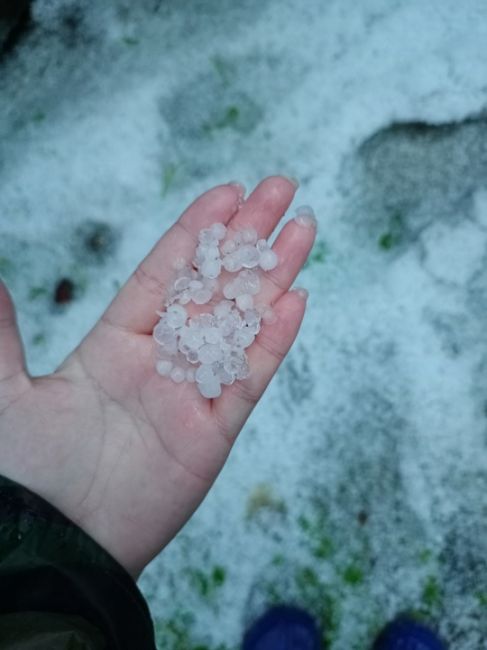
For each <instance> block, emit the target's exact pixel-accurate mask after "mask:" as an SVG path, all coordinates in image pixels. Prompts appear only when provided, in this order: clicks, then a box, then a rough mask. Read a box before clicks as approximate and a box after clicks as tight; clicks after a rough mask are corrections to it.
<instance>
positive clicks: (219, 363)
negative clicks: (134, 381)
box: [153, 223, 278, 398]
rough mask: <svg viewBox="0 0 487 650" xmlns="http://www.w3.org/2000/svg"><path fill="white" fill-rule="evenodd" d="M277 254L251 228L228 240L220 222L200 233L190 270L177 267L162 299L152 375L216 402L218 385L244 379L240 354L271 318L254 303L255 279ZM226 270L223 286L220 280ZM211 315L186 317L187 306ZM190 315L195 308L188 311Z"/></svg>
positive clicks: (258, 284)
mask: <svg viewBox="0 0 487 650" xmlns="http://www.w3.org/2000/svg"><path fill="white" fill-rule="evenodd" d="M277 262H278V259H277V255H276V254H275V252H274V251H273V250H272V249H271V248H270V247H269V244H268V243H267V241H266V240H265V239H258V235H257V232H256V231H255V230H254V228H244V229H243V230H240V231H238V232H236V234H235V235H234V236H233V237H228V236H227V229H226V227H225V226H224V225H223V224H222V223H214V224H213V225H212V226H210V227H209V228H204V229H203V230H201V231H200V233H199V236H198V246H197V248H196V254H195V257H194V260H193V263H192V265H191V266H189V265H183V266H182V267H180V268H178V270H177V273H176V277H175V280H174V282H173V284H172V286H171V289H170V293H169V296H168V298H167V300H166V303H165V306H166V310H165V311H164V312H157V313H158V315H159V316H160V320H159V322H158V323H157V325H156V326H155V328H154V332H153V336H154V339H155V341H156V343H157V345H158V361H157V365H156V368H157V372H158V373H159V374H160V375H162V376H164V377H170V378H171V379H172V380H173V381H174V382H176V383H181V382H183V381H187V382H196V385H197V387H198V389H199V392H200V393H201V395H203V397H206V398H214V397H219V396H220V395H221V391H222V388H221V387H222V384H226V385H230V384H233V382H234V381H235V380H238V379H245V378H246V377H248V376H249V374H250V370H249V364H248V359H247V355H246V353H245V349H246V348H248V347H249V346H250V345H251V344H252V343H253V341H254V339H255V337H256V335H257V334H258V332H259V330H260V327H261V322H262V319H264V321H266V320H269V321H270V320H271V319H272V310H271V309H270V308H269V307H267V306H265V305H262V304H259V303H258V302H256V299H257V297H258V295H259V292H260V288H261V282H260V274H261V273H262V272H263V271H270V270H272V269H274V268H275V267H276V266H277ZM222 270H225V271H227V272H228V273H229V274H232V275H228V274H227V275H226V277H227V280H226V281H225V283H224V284H222V283H221V279H220V280H219V277H220V274H221V273H222ZM217 294H218V295H220V296H221V295H222V294H223V299H221V300H220V301H219V302H214V301H213V302H212V305H213V308H212V311H208V312H202V313H198V314H195V315H193V316H190V315H189V313H188V308H189V306H190V303H194V304H195V305H206V304H208V303H209V302H210V301H212V300H213V297H214V296H216V295H217ZM193 311H194V308H193Z"/></svg>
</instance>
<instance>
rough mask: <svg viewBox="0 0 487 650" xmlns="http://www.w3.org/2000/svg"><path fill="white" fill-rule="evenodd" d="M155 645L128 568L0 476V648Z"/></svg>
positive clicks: (101, 649) (88, 649)
mask: <svg viewBox="0 0 487 650" xmlns="http://www.w3.org/2000/svg"><path fill="white" fill-rule="evenodd" d="M14 648H15V650H34V649H35V650H67V649H68V648H69V649H70V650H71V649H72V650H134V649H137V650H154V649H155V643H154V628H153V624H152V621H151V617H150V614H149V609H148V607H147V604H146V602H145V600H144V598H143V597H142V594H141V593H140V591H139V590H138V588H137V586H136V584H135V582H134V580H133V579H132V577H131V576H130V575H129V574H128V573H127V571H126V570H125V569H124V568H123V567H122V566H121V565H120V564H119V563H118V562H117V561H116V560H115V559H114V558H113V557H112V556H111V555H109V554H108V553H107V552H106V551H105V550H104V549H103V548H102V547H101V546H100V545H99V544H97V543H96V542H95V541H94V540H93V539H92V538H91V537H89V536H88V535H87V534H86V533H85V532H83V531H82V530H81V529H80V528H79V527H78V526H76V525H75V524H74V523H73V522H72V521H70V520H69V519H68V518H67V517H65V516H64V515H63V514H61V513H60V512H59V511H58V510H57V509H55V508H54V507H53V506H51V505H50V504H49V503H47V502H46V501H45V500H44V499H42V498H41V497H39V496H38V495H36V494H34V493H32V492H31V491H29V490H28V489H26V488H25V487H23V486H21V485H19V484H18V483H15V482H13V481H11V480H10V479H8V478H6V477H3V476H0V650H10V649H12V650H13V649H14Z"/></svg>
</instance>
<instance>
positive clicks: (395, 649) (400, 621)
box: [372, 617, 446, 650]
mask: <svg viewBox="0 0 487 650" xmlns="http://www.w3.org/2000/svg"><path fill="white" fill-rule="evenodd" d="M372 650H446V645H445V644H444V643H443V641H441V640H440V638H439V637H438V636H437V635H436V634H435V633H434V632H433V631H432V630H430V629H429V628H428V627H426V625H423V624H422V623H418V622H417V621H413V620H412V619H410V618H405V617H400V618H397V619H396V620H395V621H392V622H391V623H388V624H387V625H386V626H385V628H384V629H383V630H382V632H380V634H379V636H378V637H377V639H376V640H375V642H374V645H373V646H372Z"/></svg>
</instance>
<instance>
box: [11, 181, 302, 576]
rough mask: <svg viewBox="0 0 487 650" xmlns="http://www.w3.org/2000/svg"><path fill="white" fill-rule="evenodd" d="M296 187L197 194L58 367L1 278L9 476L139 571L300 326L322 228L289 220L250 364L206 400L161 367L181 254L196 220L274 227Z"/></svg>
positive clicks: (192, 498)
mask: <svg viewBox="0 0 487 650" xmlns="http://www.w3.org/2000/svg"><path fill="white" fill-rule="evenodd" d="M295 191H296V187H295V185H294V184H293V183H292V182H291V181H290V180H288V179H286V178H284V177H280V176H272V177H269V178H266V179H265V180H264V181H262V182H261V183H260V184H259V185H258V186H257V187H256V188H255V190H254V191H253V192H252V193H251V194H250V195H249V197H248V198H247V199H246V200H244V201H243V202H242V197H241V190H240V189H239V187H238V186H236V185H233V184H229V185H220V186H218V187H215V188H213V189H211V190H209V191H208V192H206V193H205V194H203V195H202V196H200V197H199V198H198V199H196V201H194V203H192V204H191V205H190V206H189V208H188V209H187V210H186V211H185V212H184V213H183V214H182V215H181V217H180V218H179V219H178V220H177V221H176V223H175V224H174V225H173V226H172V227H171V228H170V229H169V230H168V231H167V232H166V233H165V234H164V236H163V237H162V238H161V239H160V240H159V241H158V242H157V244H156V245H155V246H154V248H153V249H152V251H151V252H150V253H149V254H148V255H147V257H146V258H145V259H144V260H143V261H142V262H141V263H140V265H139V267H138V268H137V269H136V271H135V272H134V273H133V275H132V276H131V277H130V278H129V280H128V281H127V283H126V284H125V285H124V286H123V287H122V289H121V290H120V292H119V293H118V295H117V296H116V297H115V299H114V300H113V302H112V303H111V304H110V305H109V307H108V309H107V310H106V312H105V313H104V315H103V316H102V317H101V319H100V320H99V321H98V323H96V325H95V326H94V327H93V329H92V330H91V332H90V333H89V334H88V335H87V336H86V338H85V339H84V340H83V341H82V342H81V343H80V344H79V346H78V347H77V348H76V349H75V350H74V351H73V352H72V353H71V354H70V355H69V356H68V357H67V359H66V360H65V361H64V362H63V363H62V364H61V366H60V367H59V368H58V369H57V370H56V371H55V372H53V373H52V374H51V375H46V376H42V377H31V376H30V375H29V374H28V371H27V369H26V366H25V360H24V353H23V348H22V343H21V339H20V336H19V332H18V329H17V325H16V319H15V311H14V307H13V304H12V300H11V298H10V296H9V294H8V292H7V289H6V288H5V286H4V285H3V284H2V283H0V474H3V475H4V476H7V477H9V478H10V479H12V480H14V481H17V482H19V483H21V484H23V485H25V486H26V487H28V488H29V489H31V490H32V491H34V492H36V493H37V494H39V495H40V496H42V497H44V498H45V499H46V500H47V501H49V502H50V503H52V504H53V505H54V506H55V507H57V508H58V509H59V510H60V511H61V512H63V513H64V514H65V515H66V516H68V517H69V518H70V519H71V520H72V521H74V522H76V523H77V524H78V525H79V526H80V527H81V528H83V529H84V530H85V531H86V532H87V533H88V534H89V535H91V536H92V537H93V538H94V539H95V540H96V541H97V542H98V543H100V544H101V545H102V546H103V547H104V548H105V549H106V550H107V551H109V552H110V553H111V554H112V555H113V557H115V558H116V559H117V560H118V561H119V562H120V563H121V564H122V566H124V567H125V568H126V569H127V571H128V572H129V573H130V574H131V575H132V576H133V578H134V579H137V577H138V576H139V575H140V573H141V571H142V570H143V569H144V567H145V566H146V565H147V564H148V563H149V562H150V561H151V560H152V559H153V558H154V557H155V556H156V555H157V554H158V553H159V552H160V551H161V550H162V549H163V548H164V546H165V545H166V544H167V543H168V542H169V541H170V540H171V539H172V538H173V537H174V535H175V534H176V533H177V532H178V530H179V529H180V528H181V527H182V526H183V525H184V523H185V522H186V521H187V520H188V519H189V517H190V516H191V514H192V513H193V512H194V510H195V509H196V508H197V507H198V505H199V504H200V503H201V501H202V500H203V498H204V497H205V495H206V493H207V492H208V490H209V488H210V487H211V485H212V483H213V481H214V480H215V478H216V476H217V475H218V472H219V471H220V469H221V468H222V466H223V464H224V462H225V460H226V458H227V456H228V454H229V452H230V450H231V448H232V445H233V443H234V441H235V439H236V437H237V435H238V434H239V432H240V430H241V428H242V426H243V424H244V423H245V421H246V420H247V418H248V417H249V415H250V413H251V411H252V409H253V408H254V406H255V404H256V403H257V402H258V400H259V399H260V398H261V396H262V394H263V393H264V390H265V388H266V386H267V385H268V383H269V382H270V380H271V379H272V377H273V375H274V374H275V372H276V371H277V368H278V366H279V364H280V363H281V361H282V360H283V359H284V357H285V356H286V354H287V352H288V350H289V348H290V347H291V345H292V343H293V341H294V339H295V337H296V335H297V332H298V329H299V326H300V324H301V321H302V318H303V315H304V310H305V305H306V295H305V293H304V292H302V291H296V290H290V288H291V286H292V283H293V281H294V279H295V277H296V275H297V273H298V272H299V270H300V269H301V267H302V265H303V264H304V262H305V260H306V258H307V256H308V253H309V251H310V249H311V247H312V245H313V241H314V237H315V228H314V227H313V225H312V224H311V225H310V224H308V225H302V224H300V223H299V222H296V221H294V220H291V221H290V222H289V223H287V224H286V225H285V226H284V227H283V228H282V230H281V232H280V233H279V236H278V238H277V240H276V242H275V244H274V250H275V251H276V252H277V254H278V256H279V260H280V261H279V264H278V266H277V268H276V269H274V270H273V271H271V272H269V273H267V274H266V277H265V279H264V280H263V285H262V286H263V288H262V294H261V296H260V298H261V299H262V301H265V302H266V303H268V304H271V305H272V306H273V309H274V311H275V317H276V319H275V322H273V323H272V324H267V325H264V326H263V328H262V330H261V332H260V333H259V335H258V337H257V339H256V341H255V342H254V344H253V345H252V347H251V348H249V350H248V352H249V362H250V368H251V376H250V377H249V378H248V379H246V380H244V381H240V382H235V383H234V384H233V385H232V386H226V387H224V390H223V394H222V396H221V397H219V398H218V399H215V400H207V399H204V398H203V397H201V396H200V395H199V393H198V391H197V389H196V387H195V386H194V385H192V384H188V383H184V384H174V383H173V382H172V381H171V380H169V379H167V378H163V377H160V376H159V375H158V374H157V373H156V372H155V370H154V365H155V350H154V342H153V339H152V336H151V333H152V329H153V327H154V325H155V324H156V322H157V320H158V316H157V314H156V311H157V310H160V309H161V306H162V301H163V296H164V293H165V291H166V287H167V285H168V284H169V283H170V282H171V279H172V278H173V277H174V269H173V265H172V261H173V260H174V259H175V258H184V259H187V260H191V259H192V256H193V253H194V249H195V245H196V238H197V234H198V232H199V230H201V228H204V227H206V226H208V225H210V224H211V223H214V222H216V221H221V222H223V223H225V224H226V225H227V226H228V227H229V228H230V230H233V229H234V230H238V229H240V228H243V227H246V226H252V227H254V228H256V230H257V231H258V233H259V236H260V237H265V238H267V237H268V236H269V235H270V234H271V233H272V231H273V230H274V229H275V227H276V226H277V224H278V222H279V220H280V219H281V217H282V216H283V214H284V213H285V211H286V210H287V208H288V206H289V204H290V202H291V201H292V199H293V197H294V193H295Z"/></svg>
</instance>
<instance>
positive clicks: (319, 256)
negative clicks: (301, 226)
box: [304, 239, 328, 269]
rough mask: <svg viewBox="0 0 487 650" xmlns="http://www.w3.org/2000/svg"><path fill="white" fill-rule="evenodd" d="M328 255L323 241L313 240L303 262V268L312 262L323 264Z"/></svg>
mask: <svg viewBox="0 0 487 650" xmlns="http://www.w3.org/2000/svg"><path fill="white" fill-rule="evenodd" d="M327 255H328V249H327V246H326V244H325V242H324V241H323V240H321V239H319V240H318V241H316V242H315V245H314V246H313V248H312V249H311V252H310V254H309V255H308V259H307V260H306V262H305V265H304V268H305V269H307V268H308V267H310V266H311V265H313V264H324V263H325V261H326V257H327Z"/></svg>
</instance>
